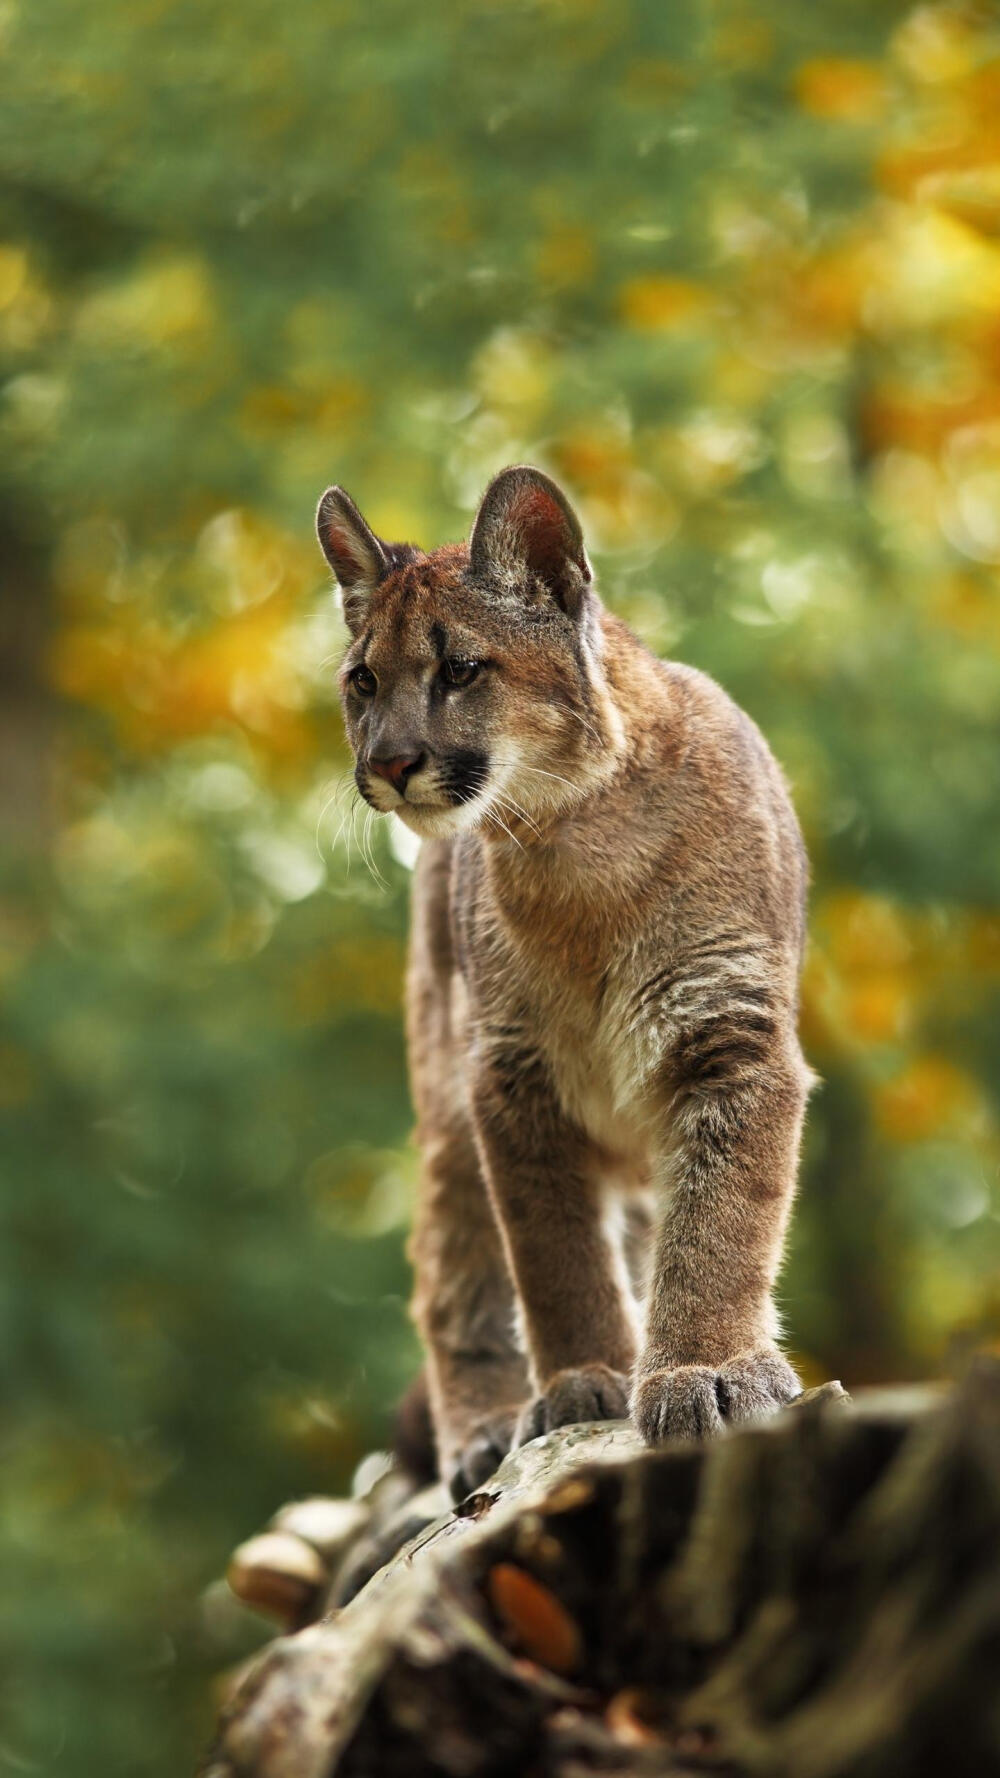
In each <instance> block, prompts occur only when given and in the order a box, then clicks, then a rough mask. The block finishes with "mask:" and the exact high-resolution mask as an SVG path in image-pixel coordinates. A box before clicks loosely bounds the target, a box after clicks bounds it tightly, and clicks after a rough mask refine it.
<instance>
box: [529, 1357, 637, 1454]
mask: <svg viewBox="0 0 1000 1778" xmlns="http://www.w3.org/2000/svg"><path fill="white" fill-rule="evenodd" d="M627 1417H628V1378H627V1377H626V1376H625V1375H624V1374H623V1372H622V1371H613V1370H611V1368H610V1366H608V1365H606V1364H587V1365H584V1366H582V1368H581V1369H580V1370H576V1371H557V1372H556V1374H555V1376H554V1377H552V1378H551V1379H550V1381H549V1382H548V1383H547V1384H546V1386H545V1388H544V1390H543V1391H542V1393H541V1395H537V1396H536V1397H535V1399H534V1401H529V1403H528V1405H527V1407H525V1408H522V1410H521V1416H520V1419H519V1420H518V1423H517V1430H516V1432H515V1434H514V1443H515V1444H516V1445H526V1444H528V1442H529V1441H530V1440H531V1439H533V1438H541V1436H542V1434H543V1433H545V1432H551V1431H552V1430H553V1428H554V1427H556V1426H571V1425H572V1424H573V1423H574V1422H575V1421H577V1420H624V1419H626V1418H627Z"/></svg>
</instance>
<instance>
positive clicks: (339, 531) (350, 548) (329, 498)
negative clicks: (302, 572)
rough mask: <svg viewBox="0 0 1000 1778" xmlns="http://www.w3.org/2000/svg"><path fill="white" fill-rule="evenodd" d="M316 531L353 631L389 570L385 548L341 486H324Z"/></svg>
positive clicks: (317, 514)
mask: <svg viewBox="0 0 1000 1778" xmlns="http://www.w3.org/2000/svg"><path fill="white" fill-rule="evenodd" d="M316 534H317V536H318V537H319V543H320V548H321V550H322V551H323V554H324V555H325V557H326V559H327V561H328V562H329V564H330V567H331V568H332V569H333V572H334V574H335V575H336V576H337V579H338V581H339V582H340V590H341V592H342V593H343V597H344V617H345V620H346V622H347V625H348V628H349V629H351V630H353V631H354V633H355V635H356V634H357V632H358V630H360V629H361V627H362V625H363V623H364V615H365V609H366V607H367V604H368V600H369V599H370V597H371V595H372V593H373V592H374V590H375V588H376V587H377V586H378V583H379V581H380V580H382V579H383V577H384V576H385V575H386V574H388V572H389V566H390V564H389V555H388V551H387V549H386V546H385V544H383V543H381V542H380V541H379V539H378V538H377V537H376V535H375V533H374V531H373V530H372V529H371V527H370V526H369V525H367V524H366V523H365V521H364V519H363V518H362V517H361V514H360V512H359V511H358V509H357V507H356V506H355V504H354V501H353V500H352V499H351V496H350V495H349V494H346V493H345V492H344V489H343V488H327V490H326V493H325V494H324V495H323V497H322V499H321V500H320V503H319V508H318V511H317V513H316Z"/></svg>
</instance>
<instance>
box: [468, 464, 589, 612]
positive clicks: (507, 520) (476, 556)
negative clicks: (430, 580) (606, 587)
mask: <svg viewBox="0 0 1000 1778" xmlns="http://www.w3.org/2000/svg"><path fill="white" fill-rule="evenodd" d="M469 559H470V562H471V566H472V571H473V573H474V574H475V575H481V576H482V577H483V578H484V579H488V578H490V577H491V576H492V577H493V578H494V579H495V578H497V577H499V578H501V579H502V580H504V581H509V580H510V578H511V577H512V576H516V577H517V578H519V579H523V578H524V577H525V573H526V572H527V574H529V575H532V576H534V577H535V578H536V579H538V580H540V581H541V582H542V583H543V585H544V586H546V587H547V588H548V590H549V592H550V593H551V595H552V597H553V598H554V599H555V600H556V603H557V604H558V605H559V606H561V608H562V610H563V611H566V612H568V613H569V615H570V616H571V617H576V616H577V614H578V612H579V610H580V606H581V604H582V602H583V596H584V592H585V589H586V587H587V586H588V584H589V582H590V563H589V562H588V561H587V553H586V550H585V549H584V547H583V532H582V530H581V528H580V521H579V519H578V518H577V516H576V513H575V512H574V511H573V508H572V507H571V506H570V503H569V501H568V500H567V498H566V496H565V494H564V493H563V491H562V489H561V488H558V487H557V486H556V484H555V482H554V481H553V480H552V479H551V477H550V476H547V475H543V474H542V471H541V470H540V469H531V468H528V467H527V466H526V465H520V466H518V467H517V468H514V469H502V470H501V471H500V474H499V475H497V476H494V478H493V480H492V481H491V482H490V485H489V487H488V488H487V490H486V492H485V494H484V495H483V499H482V504H481V506H480V508H479V511H478V513H477V514H476V522H475V524H474V525H473V527H472V537H471V539H470V541H469Z"/></svg>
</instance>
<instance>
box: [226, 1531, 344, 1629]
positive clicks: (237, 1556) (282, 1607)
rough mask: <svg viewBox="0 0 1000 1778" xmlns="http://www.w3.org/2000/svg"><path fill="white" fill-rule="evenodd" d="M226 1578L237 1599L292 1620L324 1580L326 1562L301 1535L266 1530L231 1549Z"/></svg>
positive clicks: (282, 1620) (258, 1609)
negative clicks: (295, 1535) (235, 1548)
mask: <svg viewBox="0 0 1000 1778" xmlns="http://www.w3.org/2000/svg"><path fill="white" fill-rule="evenodd" d="M226 1579H227V1581H228V1582H229V1586H230V1588H231V1590H232V1591H233V1592H234V1593H235V1595H236V1597H237V1599H241V1600H242V1601H243V1603H244V1605H252V1606H253V1608H254V1610H255V1611H262V1612H264V1613H265V1615H266V1616H268V1617H274V1618H277V1619H279V1621H280V1622H283V1623H292V1622H294V1621H295V1619H296V1618H298V1617H299V1615H300V1614H301V1612H303V1611H304V1610H305V1608H306V1606H307V1605H308V1604H309V1602H310V1600H311V1599H312V1598H313V1596H314V1594H315V1593H316V1592H317V1591H318V1589H319V1588H320V1587H321V1586H322V1585H323V1582H324V1581H325V1579H326V1564H325V1562H324V1561H323V1559H322V1557H321V1556H320V1555H319V1554H318V1553H317V1551H316V1550H314V1549H313V1548H312V1546H311V1545H310V1544H308V1543H304V1542H303V1541H302V1539H301V1537H293V1536H292V1535H291V1534H290V1533H289V1532H287V1531H266V1532H264V1534H263V1535H262V1536H260V1537H251V1538H250V1539H249V1541H248V1542H247V1543H241V1544H240V1546H239V1549H237V1550H234V1551H233V1555H232V1557H231V1559H230V1563H229V1567H228V1569H227V1570H226Z"/></svg>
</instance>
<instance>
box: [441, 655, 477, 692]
mask: <svg viewBox="0 0 1000 1778" xmlns="http://www.w3.org/2000/svg"><path fill="white" fill-rule="evenodd" d="M478 672H479V662H478V661H459V660H445V661H442V662H441V673H440V678H441V681H442V683H443V684H444V685H448V686H454V687H459V686H462V685H471V684H472V681H473V680H474V679H475V677H476V674H477V673H478Z"/></svg>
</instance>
